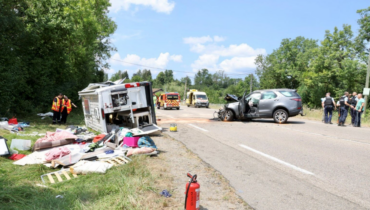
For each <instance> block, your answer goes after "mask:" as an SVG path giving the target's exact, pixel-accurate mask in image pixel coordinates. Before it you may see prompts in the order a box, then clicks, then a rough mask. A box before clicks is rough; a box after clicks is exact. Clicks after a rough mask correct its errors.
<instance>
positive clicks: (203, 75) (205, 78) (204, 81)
mask: <svg viewBox="0 0 370 210" xmlns="http://www.w3.org/2000/svg"><path fill="white" fill-rule="evenodd" d="M194 85H196V86H199V87H202V86H211V85H212V77H211V74H210V73H209V71H208V69H202V70H199V71H198V72H197V73H196V74H195V77H194Z"/></svg>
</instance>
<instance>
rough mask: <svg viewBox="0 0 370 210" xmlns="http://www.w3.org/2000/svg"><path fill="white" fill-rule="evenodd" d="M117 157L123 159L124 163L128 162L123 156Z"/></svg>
mask: <svg viewBox="0 0 370 210" xmlns="http://www.w3.org/2000/svg"><path fill="white" fill-rule="evenodd" d="M117 158H118V159H120V160H123V161H125V162H126V163H128V160H126V159H125V158H123V157H117Z"/></svg>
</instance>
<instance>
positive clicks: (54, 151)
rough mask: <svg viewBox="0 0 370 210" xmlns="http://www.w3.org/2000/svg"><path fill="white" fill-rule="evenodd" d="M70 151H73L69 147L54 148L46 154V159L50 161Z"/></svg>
mask: <svg viewBox="0 0 370 210" xmlns="http://www.w3.org/2000/svg"><path fill="white" fill-rule="evenodd" d="M69 153H71V151H70V150H69V149H68V148H67V147H59V148H54V149H52V150H50V152H48V153H46V154H45V156H46V157H45V160H46V161H48V162H50V161H52V160H55V159H58V158H61V157H63V156H65V155H68V154H69Z"/></svg>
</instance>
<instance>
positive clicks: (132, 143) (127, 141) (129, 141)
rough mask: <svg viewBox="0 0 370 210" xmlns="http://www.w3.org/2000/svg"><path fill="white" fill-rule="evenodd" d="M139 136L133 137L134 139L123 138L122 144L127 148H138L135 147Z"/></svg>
mask: <svg viewBox="0 0 370 210" xmlns="http://www.w3.org/2000/svg"><path fill="white" fill-rule="evenodd" d="M140 137H141V136H135V137H124V138H123V144H126V145H127V146H129V147H139V146H138V145H137V142H138V141H139V139H140Z"/></svg>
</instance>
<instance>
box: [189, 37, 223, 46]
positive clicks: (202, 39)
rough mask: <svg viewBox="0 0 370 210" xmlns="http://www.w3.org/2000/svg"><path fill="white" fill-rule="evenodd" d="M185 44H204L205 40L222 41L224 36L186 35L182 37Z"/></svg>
mask: <svg viewBox="0 0 370 210" xmlns="http://www.w3.org/2000/svg"><path fill="white" fill-rule="evenodd" d="M183 40H184V43H185V44H195V45H197V44H204V43H206V42H222V41H225V38H224V37H222V36H214V37H213V38H212V37H210V36H201V37H186V38H184V39H183Z"/></svg>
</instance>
